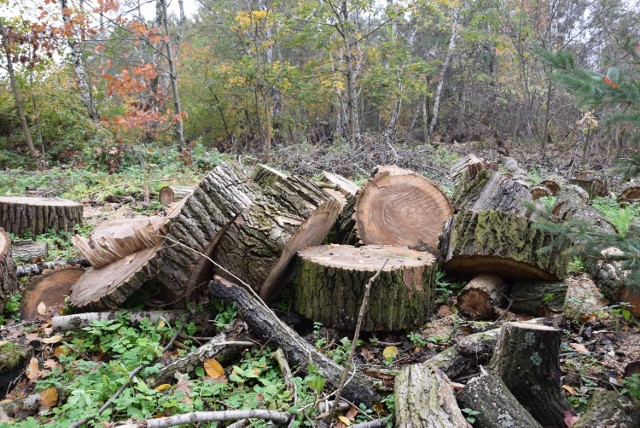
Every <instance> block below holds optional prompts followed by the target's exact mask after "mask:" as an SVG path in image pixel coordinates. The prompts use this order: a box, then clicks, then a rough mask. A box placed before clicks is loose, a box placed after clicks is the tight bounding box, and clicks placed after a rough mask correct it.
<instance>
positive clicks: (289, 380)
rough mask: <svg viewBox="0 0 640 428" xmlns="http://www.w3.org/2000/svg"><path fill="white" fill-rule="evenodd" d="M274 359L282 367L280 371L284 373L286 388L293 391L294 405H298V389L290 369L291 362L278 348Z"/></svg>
mask: <svg viewBox="0 0 640 428" xmlns="http://www.w3.org/2000/svg"><path fill="white" fill-rule="evenodd" d="M272 355H273V358H275V360H276V361H277V362H278V365H279V366H280V371H282V376H283V377H284V386H285V387H286V388H287V389H288V390H289V391H291V393H292V395H293V404H297V403H298V388H297V387H296V384H295V382H294V381H293V374H292V373H291V367H289V362H288V361H287V357H285V355H284V352H283V351H282V348H278V349H277V350H276V351H275V352H274V353H273V354H272Z"/></svg>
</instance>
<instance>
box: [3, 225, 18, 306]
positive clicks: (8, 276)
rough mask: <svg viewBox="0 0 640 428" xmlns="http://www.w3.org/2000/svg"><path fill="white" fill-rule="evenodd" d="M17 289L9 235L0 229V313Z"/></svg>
mask: <svg viewBox="0 0 640 428" xmlns="http://www.w3.org/2000/svg"><path fill="white" fill-rule="evenodd" d="M17 289H18V278H17V277H16V266H15V265H14V264H13V258H12V256H11V239H9V234H8V233H7V232H5V231H4V229H2V228H1V227H0V313H2V311H3V310H4V302H6V301H7V299H8V298H9V295H10V294H11V293H13V292H14V291H16V290H17Z"/></svg>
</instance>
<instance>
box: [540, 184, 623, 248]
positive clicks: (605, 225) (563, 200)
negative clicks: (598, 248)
mask: <svg viewBox="0 0 640 428" xmlns="http://www.w3.org/2000/svg"><path fill="white" fill-rule="evenodd" d="M587 200H588V195H587V194H586V192H585V191H584V190H582V188H580V187H577V186H575V185H570V186H564V187H563V188H562V191H561V192H560V193H559V194H558V199H557V200H556V203H555V205H554V207H553V210H552V213H553V215H554V216H556V217H558V218H560V219H561V220H563V221H568V220H580V221H583V222H584V223H586V224H588V225H590V226H591V227H593V228H594V229H596V230H598V231H600V232H604V233H617V231H616V229H615V227H614V226H613V224H611V222H609V220H607V218H606V217H605V216H604V214H602V213H601V212H600V211H598V210H597V209H595V208H593V207H592V206H590V205H588V204H587ZM579 240H580V238H577V239H576V241H579Z"/></svg>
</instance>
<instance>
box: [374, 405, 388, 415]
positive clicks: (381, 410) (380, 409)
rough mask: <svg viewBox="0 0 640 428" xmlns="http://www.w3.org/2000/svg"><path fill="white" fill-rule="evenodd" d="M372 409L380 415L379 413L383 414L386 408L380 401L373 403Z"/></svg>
mask: <svg viewBox="0 0 640 428" xmlns="http://www.w3.org/2000/svg"><path fill="white" fill-rule="evenodd" d="M373 410H374V411H375V412H376V413H377V414H379V415H381V414H383V413H384V412H385V411H386V410H387V409H386V408H385V407H384V404H382V403H376V404H374V405H373Z"/></svg>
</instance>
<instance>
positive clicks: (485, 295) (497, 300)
mask: <svg viewBox="0 0 640 428" xmlns="http://www.w3.org/2000/svg"><path fill="white" fill-rule="evenodd" d="M508 289H509V287H508V286H507V284H505V282H504V281H503V280H502V278H500V277H499V276H498V275H491V274H486V273H482V274H479V275H476V276H475V277H473V279H472V280H471V281H469V283H468V284H467V285H466V286H465V287H464V288H463V289H462V291H461V292H460V294H459V295H458V298H457V303H458V307H459V308H460V309H462V310H463V311H464V312H466V313H468V314H469V315H470V316H471V317H472V318H473V319H478V320H488V319H492V318H494V317H495V316H496V308H501V307H503V306H504V304H505V302H506V300H507V294H508Z"/></svg>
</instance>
